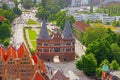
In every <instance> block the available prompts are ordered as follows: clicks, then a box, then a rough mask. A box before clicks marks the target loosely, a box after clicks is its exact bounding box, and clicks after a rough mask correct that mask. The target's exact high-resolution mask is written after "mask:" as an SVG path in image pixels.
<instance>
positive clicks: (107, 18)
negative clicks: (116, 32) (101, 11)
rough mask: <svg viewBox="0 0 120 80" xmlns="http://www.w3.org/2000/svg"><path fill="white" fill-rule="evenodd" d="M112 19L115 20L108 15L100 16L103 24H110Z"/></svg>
mask: <svg viewBox="0 0 120 80" xmlns="http://www.w3.org/2000/svg"><path fill="white" fill-rule="evenodd" d="M114 21H116V18H115V17H110V16H106V17H102V23H103V24H106V23H109V24H111V23H112V22H114Z"/></svg>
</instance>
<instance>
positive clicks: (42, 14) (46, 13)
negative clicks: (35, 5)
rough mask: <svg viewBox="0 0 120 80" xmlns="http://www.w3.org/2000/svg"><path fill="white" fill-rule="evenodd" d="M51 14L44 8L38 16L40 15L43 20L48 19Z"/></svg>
mask: <svg viewBox="0 0 120 80" xmlns="http://www.w3.org/2000/svg"><path fill="white" fill-rule="evenodd" d="M49 15H50V12H49V11H47V10H45V9H44V8H41V9H39V10H38V12H37V13H36V17H38V18H39V19H41V20H43V19H45V20H47V19H48V17H49Z"/></svg>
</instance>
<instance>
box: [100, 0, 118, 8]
mask: <svg viewBox="0 0 120 80" xmlns="http://www.w3.org/2000/svg"><path fill="white" fill-rule="evenodd" d="M111 4H120V0H104V1H103V2H102V3H101V7H105V6H109V5H111Z"/></svg>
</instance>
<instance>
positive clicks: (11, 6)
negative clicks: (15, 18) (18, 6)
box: [7, 1, 15, 9]
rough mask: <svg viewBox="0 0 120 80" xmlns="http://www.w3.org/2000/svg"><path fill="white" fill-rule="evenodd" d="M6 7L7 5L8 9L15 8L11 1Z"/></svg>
mask: <svg viewBox="0 0 120 80" xmlns="http://www.w3.org/2000/svg"><path fill="white" fill-rule="evenodd" d="M7 5H8V7H9V8H10V9H13V8H14V7H15V3H14V2H12V1H9V2H8V3H7Z"/></svg>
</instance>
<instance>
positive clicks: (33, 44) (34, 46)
mask: <svg viewBox="0 0 120 80" xmlns="http://www.w3.org/2000/svg"><path fill="white" fill-rule="evenodd" d="M31 43H32V46H33V48H34V50H36V41H31Z"/></svg>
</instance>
